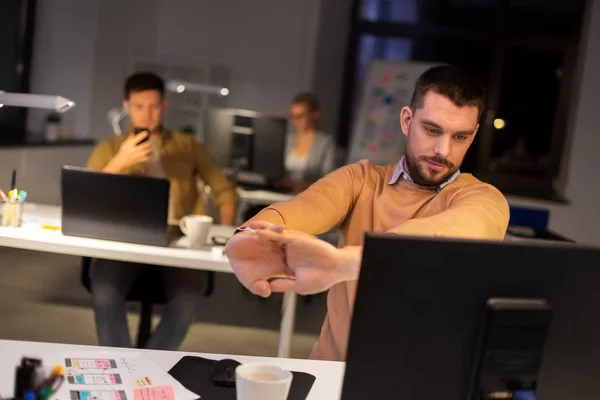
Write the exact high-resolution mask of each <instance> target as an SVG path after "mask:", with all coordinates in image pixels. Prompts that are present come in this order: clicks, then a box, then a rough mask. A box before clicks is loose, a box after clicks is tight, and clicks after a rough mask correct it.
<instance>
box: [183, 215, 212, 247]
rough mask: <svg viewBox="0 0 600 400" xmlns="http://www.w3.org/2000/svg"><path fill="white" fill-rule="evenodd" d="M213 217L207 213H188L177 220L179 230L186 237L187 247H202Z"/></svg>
mask: <svg viewBox="0 0 600 400" xmlns="http://www.w3.org/2000/svg"><path fill="white" fill-rule="evenodd" d="M212 223H213V219H212V217H209V216H208V215H188V216H185V217H183V218H181V220H180V221H179V228H180V229H181V232H183V234H184V235H185V236H186V237H187V238H188V241H189V247H190V248H192V249H199V248H202V247H204V245H205V244H206V239H208V233H209V232H210V227H211V226H212Z"/></svg>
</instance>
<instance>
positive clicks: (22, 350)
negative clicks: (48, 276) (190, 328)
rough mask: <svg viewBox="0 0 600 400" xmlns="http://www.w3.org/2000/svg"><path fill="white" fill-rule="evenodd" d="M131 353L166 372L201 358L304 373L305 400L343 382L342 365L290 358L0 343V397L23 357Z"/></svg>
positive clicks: (9, 389)
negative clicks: (308, 385) (309, 379)
mask: <svg viewBox="0 0 600 400" xmlns="http://www.w3.org/2000/svg"><path fill="white" fill-rule="evenodd" d="M111 350H114V351H119V352H122V351H133V352H136V353H141V354H143V355H144V356H145V357H148V358H149V359H150V360H152V361H153V362H155V363H156V364H157V365H158V366H159V367H161V368H162V369H164V370H165V371H168V370H169V369H171V367H172V366H173V365H175V364H176V363H177V362H178V361H179V360H180V359H181V358H182V357H183V356H188V355H191V356H200V357H205V358H211V359H215V360H218V359H222V358H234V359H236V360H238V361H239V362H241V363H253V362H254V363H262V362H267V363H270V364H275V365H279V366H281V367H283V368H286V369H289V370H293V371H301V372H307V373H309V374H312V375H314V376H316V378H317V380H316V381H315V384H314V386H313V388H312V390H311V392H310V394H309V396H308V400H321V399H328V400H329V399H332V400H333V399H339V397H340V393H341V386H342V381H343V378H344V366H345V364H344V363H341V362H331V361H312V360H296V359H289V358H265V357H249V356H229V355H228V356H224V355H217V354H200V353H184V352H175V351H158V350H139V349H110V348H106V347H96V346H78V345H65V344H54V343H38V342H19V341H12V340H0V354H2V360H1V362H2V363H1V364H0V393H1V394H2V395H3V397H5V396H6V395H8V394H10V393H13V389H14V373H15V371H14V367H15V366H17V365H18V364H19V362H20V360H21V357H23V356H26V355H27V356H33V357H38V358H41V359H42V360H43V359H44V356H45V355H46V357H49V356H51V355H52V354H56V353H59V352H60V353H64V352H89V351H111Z"/></svg>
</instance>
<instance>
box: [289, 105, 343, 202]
mask: <svg viewBox="0 0 600 400" xmlns="http://www.w3.org/2000/svg"><path fill="white" fill-rule="evenodd" d="M320 114H321V107H320V105H319V100H318V99H317V96H315V95H314V94H313V93H300V94H298V95H296V97H294V99H293V100H292V104H291V107H290V117H291V120H292V123H293V125H294V128H295V132H294V133H291V134H289V136H288V138H287V144H286V151H285V169H286V171H287V176H286V177H284V178H283V179H282V180H281V181H280V182H279V184H280V186H282V187H285V188H287V189H290V190H292V191H293V192H295V193H299V192H302V191H303V190H305V189H306V188H308V187H309V186H310V185H311V184H312V183H314V182H315V181H317V180H318V179H320V178H321V177H323V176H325V175H327V174H328V173H330V172H331V171H333V170H334V168H335V143H334V141H333V139H332V138H331V136H329V135H327V134H325V133H323V132H321V131H319V127H318V125H319V117H320Z"/></svg>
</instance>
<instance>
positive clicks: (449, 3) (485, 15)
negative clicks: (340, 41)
mask: <svg viewBox="0 0 600 400" xmlns="http://www.w3.org/2000/svg"><path fill="white" fill-rule="evenodd" d="M498 4H499V3H498V0H445V1H439V0H363V2H362V9H361V17H362V19H363V20H367V21H372V22H398V23H408V24H416V23H419V22H427V23H428V25H431V26H443V27H457V28H469V29H484V30H487V29H494V28H495V25H496V17H497V11H498Z"/></svg>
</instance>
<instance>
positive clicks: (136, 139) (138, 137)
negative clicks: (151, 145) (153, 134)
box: [132, 131, 148, 144]
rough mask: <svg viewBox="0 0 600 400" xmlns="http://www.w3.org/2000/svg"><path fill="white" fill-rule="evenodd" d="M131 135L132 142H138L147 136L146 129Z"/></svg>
mask: <svg viewBox="0 0 600 400" xmlns="http://www.w3.org/2000/svg"><path fill="white" fill-rule="evenodd" d="M132 135H133V143H135V144H139V143H140V142H141V141H142V140H144V139H146V138H147V137H148V131H142V132H140V133H138V134H137V135H136V134H135V133H132Z"/></svg>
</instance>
